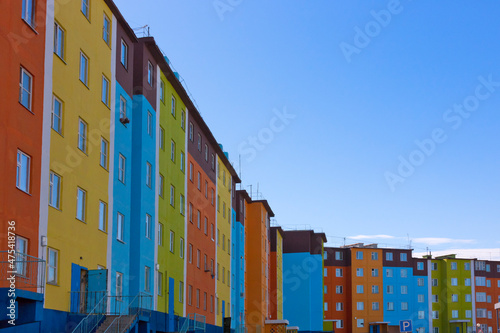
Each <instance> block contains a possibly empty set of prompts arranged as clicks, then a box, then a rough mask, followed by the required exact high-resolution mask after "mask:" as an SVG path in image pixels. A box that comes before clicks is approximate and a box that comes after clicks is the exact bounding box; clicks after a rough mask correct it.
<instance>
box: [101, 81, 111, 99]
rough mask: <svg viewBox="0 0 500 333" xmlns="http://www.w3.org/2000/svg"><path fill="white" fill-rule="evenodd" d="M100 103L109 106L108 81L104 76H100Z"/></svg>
mask: <svg viewBox="0 0 500 333" xmlns="http://www.w3.org/2000/svg"><path fill="white" fill-rule="evenodd" d="M101 101H102V102H103V103H104V104H105V105H106V106H109V80H108V79H107V78H106V77H105V76H104V75H103V76H102V90H101Z"/></svg>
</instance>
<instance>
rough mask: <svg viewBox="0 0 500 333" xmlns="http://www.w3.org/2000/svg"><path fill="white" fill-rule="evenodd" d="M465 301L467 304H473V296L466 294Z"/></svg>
mask: <svg viewBox="0 0 500 333" xmlns="http://www.w3.org/2000/svg"><path fill="white" fill-rule="evenodd" d="M465 301H466V302H468V303H469V302H472V295H471V294H465Z"/></svg>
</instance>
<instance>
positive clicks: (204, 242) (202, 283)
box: [186, 153, 216, 325]
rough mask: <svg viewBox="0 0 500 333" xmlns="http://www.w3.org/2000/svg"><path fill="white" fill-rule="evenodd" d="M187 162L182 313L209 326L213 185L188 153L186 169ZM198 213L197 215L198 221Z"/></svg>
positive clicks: (211, 314)
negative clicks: (193, 315)
mask: <svg viewBox="0 0 500 333" xmlns="http://www.w3.org/2000/svg"><path fill="white" fill-rule="evenodd" d="M191 165H193V177H192V180H191V179H190V178H189V177H188V180H187V193H188V196H187V214H188V218H187V220H188V222H187V264H186V265H187V267H186V288H187V290H186V297H187V303H186V314H190V313H197V314H201V315H204V316H205V318H206V322H207V324H212V325H213V324H214V323H215V313H216V296H215V294H216V292H215V283H216V280H215V279H216V277H215V274H216V272H215V270H216V268H215V265H216V254H215V230H216V228H215V227H216V226H215V200H216V199H215V198H212V193H215V185H214V183H213V182H212V181H211V180H210V178H209V177H208V176H207V175H206V173H205V172H204V171H203V169H202V168H201V167H200V165H199V164H198V163H197V162H196V161H195V160H194V158H193V157H192V156H191V154H190V153H189V154H188V168H190V167H191ZM188 172H189V169H188ZM198 173H200V177H201V178H200V184H201V185H200V189H198ZM205 181H206V182H207V183H208V189H207V192H205ZM212 190H213V192H212ZM205 193H207V196H205ZM198 212H199V214H200V217H199V224H198ZM205 217H206V218H207V223H208V224H207V233H205V225H204V224H205ZM212 230H213V233H212ZM205 258H206V266H205ZM205 295H206V297H205Z"/></svg>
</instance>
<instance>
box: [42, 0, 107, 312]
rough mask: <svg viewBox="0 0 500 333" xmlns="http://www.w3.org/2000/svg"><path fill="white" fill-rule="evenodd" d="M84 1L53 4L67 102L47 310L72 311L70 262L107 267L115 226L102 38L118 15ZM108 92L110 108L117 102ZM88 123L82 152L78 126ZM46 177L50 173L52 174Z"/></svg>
mask: <svg viewBox="0 0 500 333" xmlns="http://www.w3.org/2000/svg"><path fill="white" fill-rule="evenodd" d="M81 6H82V3H81V1H58V0H56V1H55V23H56V24H58V25H59V26H60V27H61V28H62V29H63V31H64V54H63V58H62V59H61V58H60V57H59V56H58V55H56V54H54V64H53V93H54V96H56V97H57V98H58V99H59V100H61V101H62V104H63V112H62V122H63V126H62V132H61V134H59V133H57V132H56V131H54V130H51V138H50V170H51V171H52V172H55V173H56V174H58V175H59V176H61V191H60V198H63V199H61V202H60V206H59V208H54V207H49V215H48V248H49V249H52V250H56V251H58V252H57V253H58V261H57V281H56V283H54V284H49V283H47V289H46V296H45V306H46V307H47V308H49V309H56V310H64V311H68V309H69V293H68V291H69V290H71V269H72V264H73V263H74V264H77V265H79V266H82V267H85V268H87V269H98V268H105V267H106V253H107V238H108V234H107V229H108V224H109V223H110V222H111V221H109V218H108V214H109V200H108V182H109V165H110V160H109V143H110V133H109V132H110V131H109V124H110V113H111V111H110V108H109V107H108V106H107V105H105V104H104V103H103V102H102V101H101V91H102V82H103V75H104V76H105V77H106V79H107V80H108V81H109V88H108V89H109V91H111V54H112V53H111V47H110V45H108V44H107V43H106V42H105V41H104V39H103V24H104V18H105V17H107V19H108V20H109V25H110V27H109V43H110V44H111V41H112V38H113V36H111V31H112V28H111V24H112V13H111V11H110V9H109V8H108V7H107V5H106V4H105V2H104V1H103V0H92V1H90V8H89V18H87V17H86V16H85V15H84V14H83V12H82V8H81ZM81 52H83V54H84V55H85V56H86V57H87V58H88V81H87V82H88V83H87V85H85V84H84V83H82V82H81V81H80V79H79V77H80V58H81ZM110 97H111V94H110V92H109V93H108V104H109V105H111V98H110ZM80 119H81V120H83V121H84V122H85V123H86V124H87V131H86V140H85V141H86V148H85V149H84V150H85V151H81V150H80V149H79V148H78V142H79V131H78V129H79V121H80ZM101 139H104V140H106V142H107V143H108V149H107V157H106V159H107V168H103V167H102V166H100V157H101V156H100V155H101V152H100V149H101ZM47 176H48V175H47ZM77 188H81V189H83V190H84V191H86V198H85V209H84V213H85V218H84V221H80V220H79V219H77V218H76V215H77ZM100 201H102V202H104V203H105V204H106V208H107V211H106V228H105V230H104V231H101V230H99V206H100Z"/></svg>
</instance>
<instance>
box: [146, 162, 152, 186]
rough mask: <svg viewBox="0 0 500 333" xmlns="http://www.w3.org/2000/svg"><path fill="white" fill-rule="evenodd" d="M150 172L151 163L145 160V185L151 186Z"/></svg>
mask: <svg viewBox="0 0 500 333" xmlns="http://www.w3.org/2000/svg"><path fill="white" fill-rule="evenodd" d="M151 174H152V166H151V163H149V162H146V185H147V186H148V187H149V188H151Z"/></svg>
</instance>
